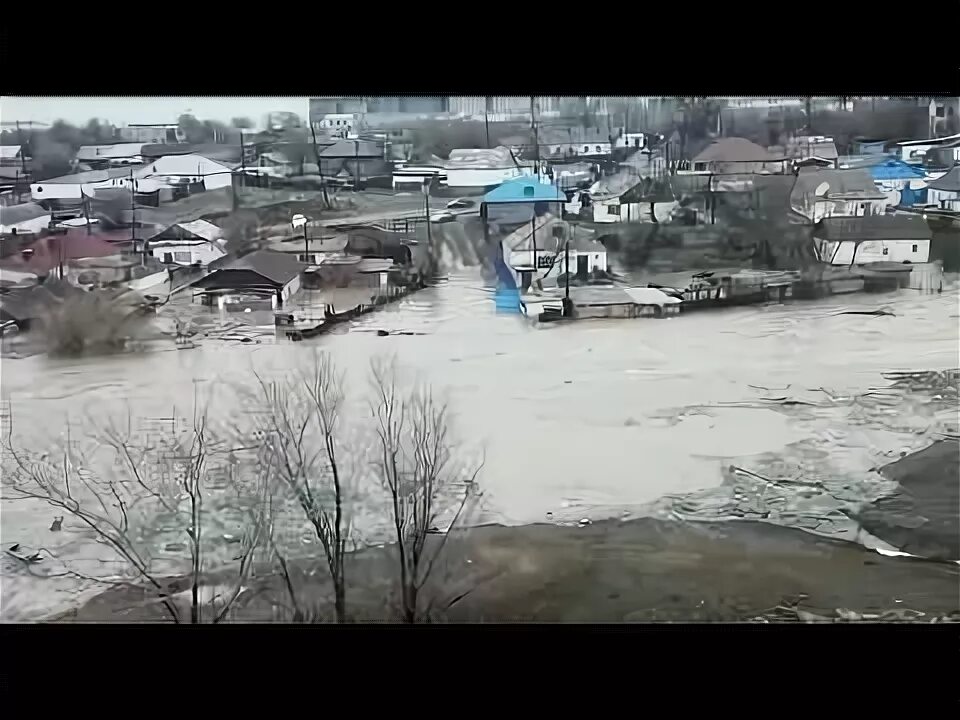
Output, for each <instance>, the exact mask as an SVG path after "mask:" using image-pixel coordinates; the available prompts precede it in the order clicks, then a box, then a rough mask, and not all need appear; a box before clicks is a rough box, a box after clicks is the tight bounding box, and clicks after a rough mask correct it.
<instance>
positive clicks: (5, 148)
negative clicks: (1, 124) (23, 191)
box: [0, 145, 30, 169]
mask: <svg viewBox="0 0 960 720" xmlns="http://www.w3.org/2000/svg"><path fill="white" fill-rule="evenodd" d="M29 159H30V158H29V157H26V156H25V155H24V150H23V146H22V145H0V165H8V166H10V165H17V166H21V165H24V164H25V163H26V162H27V161H29ZM21 169H22V168H21Z"/></svg>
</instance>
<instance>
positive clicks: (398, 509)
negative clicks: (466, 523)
mask: <svg viewBox="0 0 960 720" xmlns="http://www.w3.org/2000/svg"><path fill="white" fill-rule="evenodd" d="M371 370H372V371H371V385H372V389H373V396H374V399H373V401H372V403H371V411H372V413H373V415H374V417H375V418H376V422H377V427H376V432H377V438H378V450H379V451H380V457H379V459H378V461H377V467H378V471H379V474H380V480H381V483H382V485H383V488H384V490H385V491H386V493H387V495H388V498H389V502H390V513H391V517H392V520H393V529H394V531H395V534H396V543H397V553H398V572H399V579H400V591H401V613H402V619H403V621H404V622H408V623H413V622H417V621H418V620H419V619H421V618H422V617H423V608H422V604H421V590H423V588H424V586H425V585H426V584H427V582H428V581H429V579H430V577H431V574H432V573H433V570H434V567H435V566H436V564H437V561H438V560H439V559H440V558H441V557H442V555H443V553H444V549H445V547H446V546H447V542H448V540H449V539H450V537H451V536H452V535H453V534H454V532H455V531H456V530H457V529H458V527H459V526H460V524H461V523H462V521H463V520H464V518H465V517H466V516H467V515H468V514H469V511H470V510H471V509H472V508H473V506H474V502H475V501H476V499H477V498H478V497H479V492H478V486H477V482H476V479H477V476H478V474H479V473H480V470H481V469H482V467H483V465H482V463H481V464H480V465H478V466H477V467H476V468H475V469H473V470H472V472H471V471H469V469H468V468H466V467H464V466H462V465H459V464H458V463H457V462H456V461H455V458H454V445H453V441H452V439H451V437H450V433H449V421H450V418H449V414H448V409H447V406H446V405H445V404H444V403H442V402H439V401H438V400H436V398H435V397H434V394H433V391H432V390H431V389H430V388H428V387H422V386H421V387H416V388H415V389H414V390H413V391H412V392H410V393H409V394H407V395H406V396H403V395H401V394H400V391H399V390H398V381H397V365H396V361H395V360H393V359H391V360H384V359H378V360H375V361H374V362H373V364H372V368H371ZM445 515H446V516H448V518H444V516H445ZM444 519H448V523H447V524H448V527H447V529H446V531H441V530H440V529H439V528H438V525H439V524H440V523H441V522H442V521H443V520H444ZM431 536H439V540H437V541H435V542H430V538H431Z"/></svg>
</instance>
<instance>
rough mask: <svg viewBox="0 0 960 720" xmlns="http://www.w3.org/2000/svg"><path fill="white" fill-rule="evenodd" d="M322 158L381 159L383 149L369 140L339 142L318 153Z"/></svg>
mask: <svg viewBox="0 0 960 720" xmlns="http://www.w3.org/2000/svg"><path fill="white" fill-rule="evenodd" d="M320 157H322V158H354V157H361V158H382V157H383V147H381V146H380V144H379V143H375V142H372V141H370V140H339V141H338V142H335V143H334V144H333V145H330V146H329V147H326V148H324V149H323V150H321V151H320Z"/></svg>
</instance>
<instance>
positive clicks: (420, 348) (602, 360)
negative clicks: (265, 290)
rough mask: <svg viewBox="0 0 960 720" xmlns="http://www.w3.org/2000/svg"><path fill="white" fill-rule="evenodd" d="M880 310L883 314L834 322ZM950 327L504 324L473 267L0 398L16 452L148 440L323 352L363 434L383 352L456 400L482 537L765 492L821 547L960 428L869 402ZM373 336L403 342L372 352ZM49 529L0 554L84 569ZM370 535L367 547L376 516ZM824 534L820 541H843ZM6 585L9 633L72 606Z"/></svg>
mask: <svg viewBox="0 0 960 720" xmlns="http://www.w3.org/2000/svg"><path fill="white" fill-rule="evenodd" d="M878 307H882V308H887V309H889V310H892V311H893V312H894V313H895V315H894V316H884V317H869V316H862V315H839V314H838V313H839V312H840V311H842V310H850V309H854V310H857V309H859V310H872V309H876V308H878ZM957 312H958V292H957V286H956V284H954V285H951V286H950V289H949V290H947V291H945V292H944V293H942V294H939V295H919V294H916V293H913V292H911V291H900V292H898V293H893V294H884V295H875V296H874V295H857V296H848V297H843V298H832V299H829V300H827V301H819V302H811V303H804V304H794V305H773V306H763V307H749V308H741V309H731V310H724V311H718V312H709V313H708V312H704V313H696V314H689V315H686V316H681V317H678V318H672V319H666V320H636V321H630V322H624V321H590V322H584V323H577V324H574V325H567V326H553V327H531V326H530V325H529V324H528V323H527V322H526V321H524V320H523V319H522V318H520V317H518V316H504V315H497V314H496V313H495V312H494V307H493V301H492V297H491V295H490V293H489V291H488V290H486V289H485V288H483V287H482V282H481V280H480V277H479V274H478V273H476V272H471V271H464V272H463V273H460V274H457V275H454V276H452V277H451V278H450V280H449V281H448V282H447V283H445V284H443V285H441V286H438V287H435V288H431V289H428V290H425V291H422V292H420V293H417V294H416V295H414V296H411V297H409V298H407V299H405V300H403V301H402V302H401V303H398V304H397V305H394V306H390V307H387V308H385V309H384V310H382V311H381V312H378V313H375V314H372V315H369V316H365V317H363V318H361V319H360V320H359V321H357V322H354V323H353V324H352V325H351V326H350V327H349V328H345V329H344V331H343V332H338V333H336V334H332V335H328V336H325V337H322V338H319V339H316V340H311V341H306V342H303V343H290V342H288V341H286V340H284V339H282V338H280V339H278V338H277V335H276V332H275V330H274V328H273V327H272V325H270V324H269V322H270V318H269V316H268V315H267V316H259V315H255V314H247V315H245V316H243V317H238V318H233V317H231V318H228V320H229V322H236V323H239V324H240V325H241V326H242V329H243V334H240V333H238V332H236V331H232V334H228V335H226V336H224V335H223V334H222V333H220V336H219V337H218V336H217V333H216V332H211V334H210V336H209V337H203V336H202V334H201V336H198V347H197V348H195V349H192V350H184V351H178V350H175V349H174V345H173V341H172V339H165V340H162V341H157V342H154V343H152V344H151V345H150V346H149V348H148V351H147V352H143V353H139V354H131V355H121V356H113V357H108V358H83V359H79V360H55V359H51V358H48V357H45V356H34V357H29V358H24V359H18V360H9V359H5V360H3V365H2V397H3V401H4V402H5V403H9V405H10V406H11V407H12V408H13V414H14V418H15V423H14V428H15V434H16V436H17V437H19V438H22V439H23V442H26V443H30V444H31V446H32V447H53V446H54V445H55V443H56V442H57V437H58V436H60V435H61V433H62V431H63V427H64V422H65V421H66V420H67V419H68V418H69V419H70V420H71V422H73V423H75V427H78V426H79V427H82V423H83V419H84V417H85V416H93V417H103V416H105V415H108V414H121V415H125V414H126V412H127V408H129V409H130V411H131V413H132V414H133V416H134V417H135V418H138V419H139V420H138V421H139V423H140V425H139V429H140V431H141V432H143V433H145V434H149V433H151V432H156V423H157V420H156V419H157V418H165V417H169V416H170V415H171V413H172V412H173V411H174V408H176V409H177V411H178V412H179V413H185V412H189V408H190V407H191V405H192V401H193V397H194V393H195V390H196V389H197V388H201V389H203V390H205V391H207V392H208V393H210V394H211V397H212V400H211V403H212V407H213V409H214V411H215V413H217V414H219V415H220V416H222V417H230V416H232V415H236V414H238V413H241V412H242V411H243V409H244V408H243V407H241V406H240V404H239V402H238V399H237V398H238V393H237V392H236V390H235V388H236V386H237V385H238V384H244V383H249V382H250V381H251V370H252V369H256V370H257V371H258V372H260V373H262V374H264V375H267V376H271V375H282V374H284V373H289V372H290V371H291V370H292V369H293V368H295V367H296V366H297V365H298V363H300V362H301V361H302V360H303V358H304V357H305V356H306V355H307V353H308V351H309V349H310V348H312V347H314V346H319V347H322V348H323V349H325V350H329V352H330V353H331V354H332V355H333V356H334V358H335V359H336V360H337V362H338V363H339V365H340V367H341V368H342V369H344V370H346V371H347V374H348V395H349V396H350V397H351V405H350V407H349V408H348V411H349V412H348V415H352V416H353V417H354V418H355V419H356V420H357V421H358V422H362V420H363V416H364V412H365V409H364V402H363V401H364V397H365V396H364V393H365V387H366V377H367V372H368V368H369V363H370V361H371V359H372V358H374V357H377V356H380V355H384V354H395V355H396V356H397V358H398V359H399V360H400V362H401V363H402V364H403V366H404V367H405V368H406V370H407V376H408V377H409V378H411V379H413V378H418V379H421V380H426V381H429V382H430V383H432V384H433V386H434V387H435V388H436V389H438V390H440V391H441V392H443V393H444V394H445V396H446V397H447V398H448V399H449V401H450V403H451V405H452V408H453V409H454V411H455V419H456V425H455V430H456V432H457V435H458V436H459V437H461V438H462V439H463V440H464V442H465V443H466V448H467V451H468V452H469V453H470V454H471V455H470V456H471V457H477V456H479V453H480V452H481V451H482V452H483V453H484V454H485V464H484V468H483V472H482V475H481V476H480V482H481V484H482V486H483V488H484V491H485V494H484V505H483V515H482V518H481V519H482V520H483V521H486V522H498V523H503V524H506V525H521V524H528V523H537V522H544V521H547V522H555V523H568V522H569V523H575V522H576V521H577V520H579V519H581V518H591V519H592V520H598V519H602V518H609V517H628V516H639V515H644V514H652V515H658V516H662V517H671V518H674V519H676V518H677V517H679V518H681V519H686V520H697V519H705V520H715V519H727V515H728V514H729V507H730V505H731V503H732V504H734V505H737V504H739V505H741V506H742V505H743V503H744V502H746V503H747V505H750V503H753V504H756V503H760V504H763V503H766V502H768V500H769V498H770V497H771V496H773V495H775V496H776V497H777V498H778V501H777V503H772V502H771V503H768V506H767V512H768V516H769V510H771V509H773V510H774V515H775V516H779V517H780V524H785V525H792V526H798V527H804V528H805V529H811V530H813V529H814V528H813V527H812V526H811V527H809V528H807V527H806V526H805V524H804V522H802V521H801V519H802V517H804V512H808V511H809V512H808V514H814V515H817V514H819V515H821V516H822V515H823V514H824V513H826V512H828V511H829V508H830V507H831V506H836V505H837V504H838V503H841V502H850V503H858V502H864V501H869V500H873V499H875V498H876V497H878V496H882V495H884V494H887V493H889V492H891V488H890V482H891V481H889V480H885V479H884V478H883V477H882V476H881V475H880V474H879V473H877V472H876V468H878V467H879V466H882V465H884V464H886V463H888V462H890V461H891V460H894V459H896V458H897V457H899V456H900V455H901V453H905V452H912V451H914V450H918V449H921V448H923V447H925V446H927V445H929V444H930V442H931V441H932V439H934V438H935V437H937V433H938V432H956V422H957V420H956V406H955V404H954V405H953V406H950V405H949V404H944V403H942V402H939V401H937V400H935V399H931V398H930V397H929V396H928V395H918V396H906V395H901V396H899V399H897V398H895V399H894V400H892V401H890V403H889V404H883V403H882V402H869V401H868V400H869V397H868V396H867V395H865V394H868V393H870V392H871V391H872V389H876V388H883V387H884V386H886V385H887V384H888V382H887V381H886V380H885V379H884V377H883V373H884V372H888V371H890V370H916V369H929V370H945V369H949V368H955V367H957V365H958V357H957V348H958V320H957ZM173 313H180V314H181V315H184V316H186V315H192V316H194V317H195V322H196V323H197V324H199V325H203V326H204V327H207V328H211V329H212V328H214V327H215V326H216V324H217V323H218V322H219V319H218V318H216V317H213V316H210V315H208V314H205V312H204V311H199V310H198V309H197V308H196V307H188V306H179V307H168V308H167V309H166V310H165V318H161V320H160V321H158V322H160V323H161V324H162V323H163V322H167V321H169V315H170V314H173ZM257 323H261V324H260V325H259V326H258V325H257ZM381 329H382V330H387V331H390V332H407V333H412V334H406V335H404V334H400V335H389V336H387V337H381V336H378V334H377V330H381ZM244 337H246V339H247V342H243V341H242V340H243V339H244ZM858 398H860V400H858ZM783 401H787V402H783ZM790 401H797V402H796V403H795V404H791V402H790ZM77 423H79V425H76V424H77ZM731 465H733V466H737V467H742V468H746V469H748V470H750V471H751V472H754V473H757V474H759V475H760V476H761V477H764V478H788V479H792V480H796V479H798V478H800V479H801V480H802V479H803V478H809V477H812V478H814V480H816V481H820V482H821V487H822V485H823V483H822V481H823V479H824V478H830V479H832V480H833V481H834V482H836V483H837V486H836V487H834V488H831V494H830V498H829V502H826V503H825V502H824V500H823V498H824V493H822V492H819V491H818V490H817V488H816V487H814V488H813V490H812V491H811V490H810V488H804V487H802V483H801V485H800V486H798V485H797V484H796V483H793V484H791V485H790V489H789V491H784V492H779V490H778V488H774V489H773V490H770V489H766V488H765V487H760V488H758V487H757V486H756V485H757V483H756V482H754V481H753V480H750V479H749V476H737V477H736V478H734V479H733V480H731V475H730V470H729V469H730V466H731ZM737 478H740V479H737ZM744 478H747V479H744ZM760 484H761V485H763V483H762V482H761V483H760ZM778 487H779V486H778ZM798 487H799V488H800V489H799V490H798ZM780 489H782V488H780ZM775 491H776V492H775ZM844 493H845V494H844ZM838 496H839V497H840V498H841V500H837V499H836V498H837V497H838ZM691 498H692V500H691ZM844 498H845V500H844ZM705 508H707V510H705ZM761 514H762V513H761ZM53 515H54V513H53V512H52V511H51V509H50V508H48V507H46V506H43V505H38V504H36V503H31V502H24V501H16V502H10V501H9V500H7V499H5V500H4V504H3V516H2V535H3V542H4V543H6V542H7V541H8V540H9V541H11V542H14V541H17V542H22V543H24V544H29V545H31V546H35V547H41V546H43V547H48V548H50V549H52V550H54V551H55V552H57V553H58V554H62V556H63V557H70V558H80V557H84V554H83V551H81V550H80V549H79V548H78V547H77V546H78V544H81V543H86V544H87V545H89V541H88V540H87V539H86V538H85V537H83V536H81V535H80V534H79V533H77V532H76V530H77V528H72V527H71V523H70V521H69V519H68V520H67V521H66V522H65V523H64V532H63V533H61V534H59V535H56V534H53V533H51V532H50V531H49V530H48V528H49V525H50V522H51V519H52V516H53ZM740 516H741V517H743V516H744V515H743V514H742V513H741V514H740ZM747 517H752V516H750V515H747ZM798 518H799V519H798ZM767 519H768V520H770V518H769V517H768V518H767ZM367 521H368V523H369V527H368V530H369V534H370V535H371V536H375V535H376V534H377V532H379V529H380V528H382V518H379V519H378V518H375V517H369V518H367ZM771 521H777V520H776V517H774V518H773V520H771ZM835 525H836V527H833V529H830V528H828V530H829V531H830V532H832V533H836V534H839V535H840V536H844V533H846V530H845V529H844V528H842V527H840V526H839V525H837V524H836V523H835ZM68 531H70V532H68ZM819 531H820V532H825V531H824V529H823V528H822V527H821V528H820V529H819ZM71 532H72V534H71ZM374 539H376V538H374ZM848 539H853V535H852V534H851V535H849V538H848ZM101 554H102V553H101ZM101 565H102V563H101ZM91 571H92V570H91ZM104 572H105V570H104ZM4 573H5V577H4V585H3V602H4V607H3V616H4V617H5V618H8V619H10V618H29V617H38V616H40V615H42V614H44V613H47V612H50V611H51V610H52V609H54V608H59V607H63V606H64V605H65V604H70V603H73V602H76V593H77V588H76V586H75V585H70V584H69V583H66V582H59V581H58V582H54V581H51V580H37V579H34V578H29V577H25V576H23V574H22V573H16V572H15V571H14V570H12V569H11V568H8V567H7V566H6V565H5V566H4Z"/></svg>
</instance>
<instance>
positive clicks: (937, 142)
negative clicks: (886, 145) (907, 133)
mask: <svg viewBox="0 0 960 720" xmlns="http://www.w3.org/2000/svg"><path fill="white" fill-rule="evenodd" d="M955 140H960V133H957V134H956V135H947V136H946V137H939V138H927V139H926V140H904V141H903V142H898V143H897V145H899V146H900V147H910V146H912V145H944V144H946V143H950V142H953V141H955Z"/></svg>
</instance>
